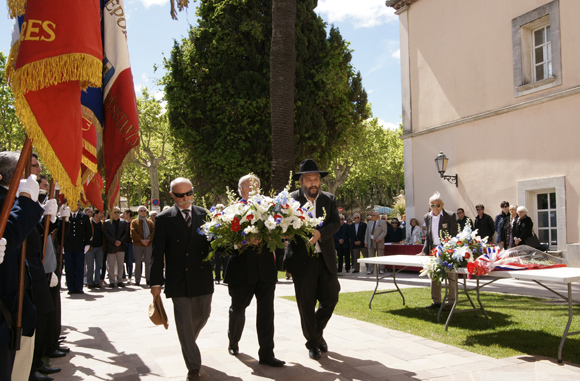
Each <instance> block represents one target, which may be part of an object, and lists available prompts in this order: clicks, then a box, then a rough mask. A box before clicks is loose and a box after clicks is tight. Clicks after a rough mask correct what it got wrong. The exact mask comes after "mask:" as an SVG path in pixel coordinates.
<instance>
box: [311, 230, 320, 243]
mask: <svg viewBox="0 0 580 381" xmlns="http://www.w3.org/2000/svg"><path fill="white" fill-rule="evenodd" d="M319 239H320V232H319V231H318V230H315V231H314V233H312V238H310V241H309V242H310V243H311V244H313V245H314V244H315V243H316V242H317V241H318V240H319Z"/></svg>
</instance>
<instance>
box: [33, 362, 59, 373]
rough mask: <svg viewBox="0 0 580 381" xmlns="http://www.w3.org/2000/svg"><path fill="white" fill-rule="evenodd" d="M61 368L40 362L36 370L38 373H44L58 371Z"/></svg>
mask: <svg viewBox="0 0 580 381" xmlns="http://www.w3.org/2000/svg"><path fill="white" fill-rule="evenodd" d="M61 370H62V369H61V368H51V367H49V366H46V365H44V364H42V366H41V367H39V368H38V369H37V371H39V372H40V373H44V374H53V373H58V372H60V371H61Z"/></svg>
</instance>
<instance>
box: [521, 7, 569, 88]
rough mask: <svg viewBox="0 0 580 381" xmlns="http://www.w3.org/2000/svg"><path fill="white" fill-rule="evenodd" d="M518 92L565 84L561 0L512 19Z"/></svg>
mask: <svg viewBox="0 0 580 381" xmlns="http://www.w3.org/2000/svg"><path fill="white" fill-rule="evenodd" d="M512 44H513V57H514V87H515V96H516V97H519V96H522V95H527V94H530V93H534V92H537V91H540V90H544V89H548V88H551V87H554V86H558V85H561V84H562V72H561V71H562V69H561V66H562V65H561V60H560V15H559V0H554V1H552V2H550V3H548V4H545V5H543V6H541V7H539V8H536V9H534V10H532V11H530V12H528V13H526V14H524V15H521V16H519V17H516V18H515V19H513V20H512Z"/></svg>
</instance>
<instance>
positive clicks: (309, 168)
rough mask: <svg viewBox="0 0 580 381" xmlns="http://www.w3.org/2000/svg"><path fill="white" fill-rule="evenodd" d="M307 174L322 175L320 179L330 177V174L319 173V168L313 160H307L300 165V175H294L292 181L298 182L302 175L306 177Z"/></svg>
mask: <svg viewBox="0 0 580 381" xmlns="http://www.w3.org/2000/svg"><path fill="white" fill-rule="evenodd" d="M307 173H320V178H323V177H324V176H326V175H328V172H325V171H319V170H318V166H317V165H316V163H315V162H314V160H312V159H305V160H303V161H302V163H300V169H299V172H298V173H295V174H293V175H292V180H294V181H298V180H300V175H305V174H307Z"/></svg>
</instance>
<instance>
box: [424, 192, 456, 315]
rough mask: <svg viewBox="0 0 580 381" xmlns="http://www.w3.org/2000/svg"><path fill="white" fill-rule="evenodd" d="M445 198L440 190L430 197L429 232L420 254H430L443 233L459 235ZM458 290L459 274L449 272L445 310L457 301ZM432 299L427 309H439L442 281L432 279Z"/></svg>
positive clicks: (453, 216)
mask: <svg viewBox="0 0 580 381" xmlns="http://www.w3.org/2000/svg"><path fill="white" fill-rule="evenodd" d="M443 205H444V203H443V200H442V199H441V194H440V193H439V192H435V193H433V196H431V197H430V198H429V208H430V209H431V211H430V212H429V213H427V214H425V217H424V219H425V225H426V226H427V234H426V235H425V245H424V246H423V250H422V251H421V253H420V255H429V253H430V252H431V250H433V248H435V247H437V246H438V245H440V244H441V237H442V236H443V233H444V232H445V233H447V234H449V235H450V236H452V237H454V236H456V235H457V219H456V217H455V213H450V212H448V211H446V210H445V209H443ZM456 290H457V274H452V273H450V274H449V293H448V296H447V300H448V304H447V305H445V306H444V307H443V310H444V311H448V310H450V309H451V306H452V305H453V303H455V294H456ZM431 299H432V301H433V302H432V303H431V304H430V305H428V306H427V307H425V308H427V309H438V308H440V307H441V283H439V282H437V281H431Z"/></svg>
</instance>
